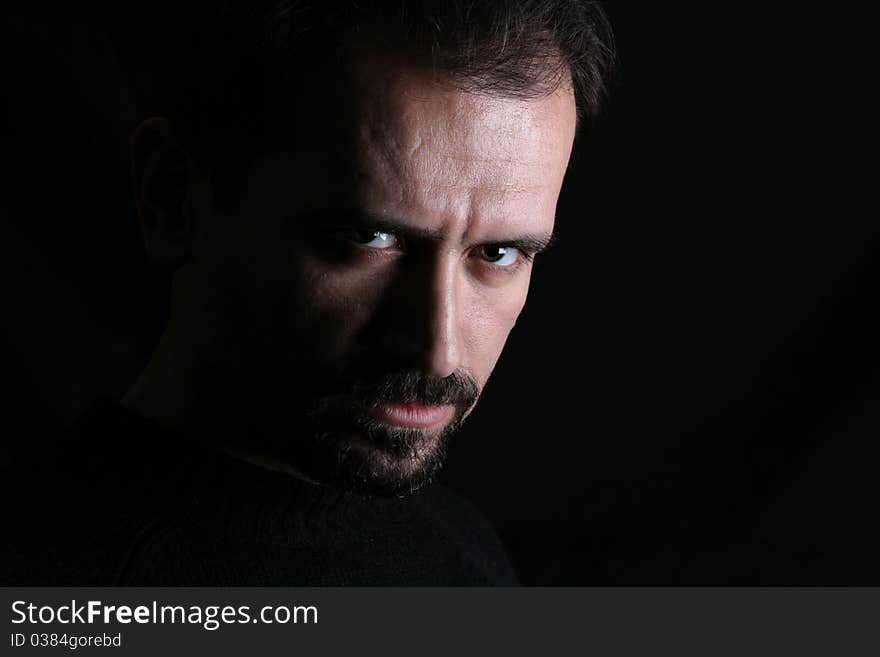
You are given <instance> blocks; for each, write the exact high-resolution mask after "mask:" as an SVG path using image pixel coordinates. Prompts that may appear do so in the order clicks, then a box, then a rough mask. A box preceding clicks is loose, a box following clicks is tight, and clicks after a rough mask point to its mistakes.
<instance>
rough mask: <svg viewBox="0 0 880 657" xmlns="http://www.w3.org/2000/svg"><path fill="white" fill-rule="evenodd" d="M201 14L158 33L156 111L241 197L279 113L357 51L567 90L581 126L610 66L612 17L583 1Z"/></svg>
mask: <svg viewBox="0 0 880 657" xmlns="http://www.w3.org/2000/svg"><path fill="white" fill-rule="evenodd" d="M203 4H204V3H203V2H198V3H196V4H192V3H187V5H186V6H188V7H189V8H190V9H195V11H194V12H193V15H192V16H191V17H190V18H186V17H181V16H180V12H179V9H175V10H174V11H173V13H171V14H170V15H169V16H168V17H166V21H165V22H166V24H165V25H163V26H161V27H160V28H158V29H154V30H153V32H154V33H155V32H160V33H161V35H162V36H161V40H160V41H159V42H158V45H159V46H160V49H159V50H158V51H157V52H156V53H155V54H156V56H154V57H153V58H152V61H151V62H150V66H151V67H153V68H154V69H158V70H154V71H153V74H152V80H153V81H155V82H156V83H158V85H157V86H155V87H153V88H152V89H151V93H152V95H153V97H152V98H151V99H150V100H151V102H152V104H153V105H154V107H152V108H151V109H152V113H161V114H163V115H165V116H168V117H169V118H171V119H172V122H173V123H174V124H175V126H177V129H178V131H179V137H180V138H181V139H182V140H183V141H184V142H185V143H187V144H188V146H189V148H190V149H191V151H192V152H193V155H194V156H196V157H197V158H201V159H202V160H204V161H205V163H207V164H209V165H210V166H211V168H212V169H213V173H214V175H220V176H222V177H225V178H227V179H228V180H227V181H226V182H225V183H224V184H223V185H222V187H223V188H226V189H229V190H231V192H230V193H231V194H232V195H233V196H235V193H236V192H235V190H234V188H235V184H234V182H235V180H237V179H239V178H240V177H241V174H242V173H243V171H242V167H244V166H247V164H248V157H247V156H248V155H250V156H253V155H254V154H256V152H259V151H260V150H262V149H267V148H271V147H272V146H271V144H275V145H276V146H277V144H278V141H279V139H280V137H279V135H278V133H277V132H275V131H277V129H278V122H277V121H275V120H273V117H274V114H275V113H277V112H278V111H279V109H280V108H283V107H286V106H287V103H288V102H289V100H290V94H291V93H292V94H293V95H294V96H295V94H296V90H297V88H302V86H303V84H307V83H305V82H303V77H304V76H303V72H304V71H307V70H308V69H311V68H314V67H316V66H318V67H320V66H324V65H326V64H325V63H322V62H330V64H329V65H331V66H332V65H334V63H335V64H336V65H338V64H339V63H340V62H343V61H344V59H345V57H346V56H351V47H352V44H353V43H354V42H358V41H359V42H363V41H366V42H367V43H369V44H370V46H371V47H379V48H382V47H384V48H388V49H391V50H403V51H405V52H406V54H407V55H408V56H409V55H412V57H413V58H414V59H417V60H421V61H422V62H423V63H424V64H425V65H426V66H428V67H430V68H431V69H432V70H433V71H435V72H437V73H440V74H442V75H443V77H444V78H445V79H446V80H448V81H449V82H450V83H451V84H453V85H456V86H458V87H460V88H462V89H465V90H467V91H472V92H476V93H485V94H492V95H500V96H509V97H537V96H540V95H542V94H546V93H551V92H552V91H554V90H555V89H556V88H558V87H559V85H561V84H568V83H569V82H570V84H571V85H572V87H573V90H574V95H575V103H576V106H577V110H578V117H579V122H581V120H582V119H584V118H591V117H594V116H595V115H596V114H597V113H598V112H599V109H600V106H601V103H602V101H603V98H604V96H605V92H606V89H607V79H608V76H609V74H610V71H611V68H612V65H613V61H614V52H613V42H612V35H611V30H610V27H609V24H608V21H607V19H606V17H605V14H604V13H603V11H602V9H601V7H600V6H599V4H598V3H597V2H592V1H587V0H347V1H346V0H250V1H248V0H226V2H218V1H217V0H215V1H214V2H213V3H209V6H210V8H206V7H204V6H202V5H203ZM178 7H179V5H178ZM175 37H176V38H175ZM175 41H178V43H177V44H176V45H175V44H174V42H175ZM328 54H329V57H328ZM163 55H164V56H163ZM163 60H164V61H165V62H166V63H167V66H164V67H163V66H161V65H160V64H159V62H161V61H163ZM163 69H164V70H163ZM282 88H283V90H282ZM274 118H277V117H274ZM219 135H223V137H222V139H219V138H218V137H219Z"/></svg>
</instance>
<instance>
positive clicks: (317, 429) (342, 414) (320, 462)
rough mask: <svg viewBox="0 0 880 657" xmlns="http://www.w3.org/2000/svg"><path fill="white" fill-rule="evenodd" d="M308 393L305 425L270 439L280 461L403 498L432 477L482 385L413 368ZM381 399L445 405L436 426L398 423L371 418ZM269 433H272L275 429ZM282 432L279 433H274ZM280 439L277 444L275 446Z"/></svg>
mask: <svg viewBox="0 0 880 657" xmlns="http://www.w3.org/2000/svg"><path fill="white" fill-rule="evenodd" d="M346 388H347V389H346V390H345V391H344V392H339V393H335V394H327V395H324V396H322V397H318V398H312V399H311V400H310V402H309V405H308V407H307V409H306V412H305V413H304V418H305V419H304V421H303V426H302V427H301V428H300V429H298V430H296V431H295V435H292V436H291V434H290V433H289V432H287V431H285V432H284V434H286V436H287V440H284V441H273V442H276V450H273V451H276V453H279V451H277V450H279V448H280V453H279V455H280V457H281V458H282V460H283V462H284V463H285V464H288V465H289V466H290V467H292V468H293V469H294V470H296V471H298V472H300V473H301V474H302V475H304V476H306V477H307V478H309V479H312V480H314V481H317V482H320V483H323V484H327V485H332V486H334V487H337V488H341V489H344V490H348V491H352V492H356V493H359V494H363V495H376V496H394V495H396V496H404V495H409V494H411V493H413V492H415V491H417V490H418V489H419V488H421V487H422V486H425V485H426V484H428V483H430V482H432V481H433V480H434V479H435V477H436V475H437V472H438V471H439V470H440V468H441V466H442V464H443V462H444V460H445V457H446V453H447V448H448V444H449V441H450V438H451V437H452V436H453V435H454V434H455V433H456V432H457V431H458V430H459V429H460V428H461V425H462V423H463V422H464V418H465V416H466V415H467V414H468V412H469V411H470V410H471V409H472V408H473V406H474V405H475V404H476V402H477V399H478V397H479V394H480V391H479V388H478V386H477V384H476V382H475V381H474V380H473V378H472V377H470V376H469V375H467V374H465V373H462V372H456V373H453V374H452V375H450V376H448V377H444V378H439V377H432V376H429V375H426V374H423V373H421V372H418V371H403V372H397V373H390V374H386V375H384V376H381V377H379V378H374V379H372V380H369V381H367V380H363V379H361V380H358V381H354V382H350V383H348V384H347V385H346ZM381 403H395V404H420V405H427V406H433V405H448V406H451V407H452V408H453V409H454V410H453V413H452V415H451V418H450V419H449V420H448V421H447V422H446V423H445V424H442V425H439V426H432V427H427V428H416V427H398V426H393V425H390V424H386V423H384V422H381V421H378V420H376V419H374V418H373V417H371V416H370V413H369V411H370V409H371V408H373V407H375V406H377V405H378V404H381ZM273 433H275V432H273ZM279 437H280V436H279ZM279 443H280V444H279Z"/></svg>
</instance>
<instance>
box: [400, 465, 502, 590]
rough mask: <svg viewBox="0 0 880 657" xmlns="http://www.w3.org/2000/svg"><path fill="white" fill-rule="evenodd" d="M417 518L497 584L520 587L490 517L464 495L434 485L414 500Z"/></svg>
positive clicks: (417, 494)
mask: <svg viewBox="0 0 880 657" xmlns="http://www.w3.org/2000/svg"><path fill="white" fill-rule="evenodd" d="M411 503H412V506H413V508H414V510H415V512H416V513H417V514H419V515H420V516H422V517H423V518H426V519H428V521H429V522H430V523H431V525H432V526H433V527H434V530H435V531H436V532H437V534H438V535H439V536H440V537H441V538H443V539H445V540H448V541H450V542H451V543H453V544H454V545H455V546H456V548H457V549H459V550H460V551H461V552H462V554H463V555H464V557H465V558H466V559H467V560H468V561H470V562H471V563H474V564H476V565H477V566H478V567H479V569H480V570H481V571H482V572H484V573H485V574H486V577H487V578H488V579H489V580H491V583H493V584H499V585H516V584H518V583H519V582H518V579H517V577H516V574H515V572H514V569H513V567H512V565H511V563H510V560H509V558H508V556H507V552H506V550H505V548H504V545H503V544H502V542H501V539H500V538H499V536H498V533H497V532H496V531H495V528H494V527H493V525H492V523H491V522H490V521H489V519H488V518H487V517H486V515H485V514H484V513H483V512H482V511H481V510H480V509H479V508H478V507H477V506H476V505H475V504H474V503H473V502H471V501H470V500H469V499H467V498H466V497H465V496H464V495H462V494H461V493H460V492H458V491H456V490H454V489H452V488H450V487H449V486H446V485H444V484H439V483H435V484H431V485H428V486H425V487H424V488H423V489H421V490H420V491H419V492H417V493H416V494H414V495H412V496H411Z"/></svg>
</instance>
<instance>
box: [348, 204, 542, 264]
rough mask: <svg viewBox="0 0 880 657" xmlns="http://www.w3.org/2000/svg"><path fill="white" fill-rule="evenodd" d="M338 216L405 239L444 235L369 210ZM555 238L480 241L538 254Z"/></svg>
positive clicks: (510, 238)
mask: <svg viewBox="0 0 880 657" xmlns="http://www.w3.org/2000/svg"><path fill="white" fill-rule="evenodd" d="M336 216H337V217H338V219H341V220H342V221H343V222H345V223H346V224H348V225H352V224H354V225H356V226H357V227H358V228H362V229H368V230H375V231H379V232H383V233H393V234H395V235H400V236H401V237H403V238H404V239H407V238H409V239H416V240H424V241H440V240H441V239H442V237H443V235H442V231H439V230H432V229H430V228H421V227H419V226H412V225H410V224H407V223H406V222H403V221H400V220H399V219H396V218H393V217H388V216H386V215H381V214H377V213H375V212H370V211H367V210H348V211H345V212H341V213H338V214H337V215H336ZM554 239H555V238H554V236H553V235H552V234H550V235H535V234H524V235H517V236H514V237H509V238H501V239H494V240H483V241H481V242H480V243H481V244H497V245H500V246H508V247H513V248H515V249H519V250H520V251H522V252H524V253H531V254H538V253H541V252H542V251H545V250H546V249H547V248H549V247H550V246H551V245H552V244H553V242H554Z"/></svg>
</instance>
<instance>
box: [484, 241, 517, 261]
mask: <svg viewBox="0 0 880 657" xmlns="http://www.w3.org/2000/svg"><path fill="white" fill-rule="evenodd" d="M521 255H522V254H521V253H520V250H519V249H517V248H516V247H513V246H499V245H497V244H488V245H486V246H481V247H480V257H481V258H483V260H485V261H486V262H491V263H492V264H493V265H495V266H496V267H509V266H510V265H514V264H516V263H517V261H519V258H520V256H521Z"/></svg>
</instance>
